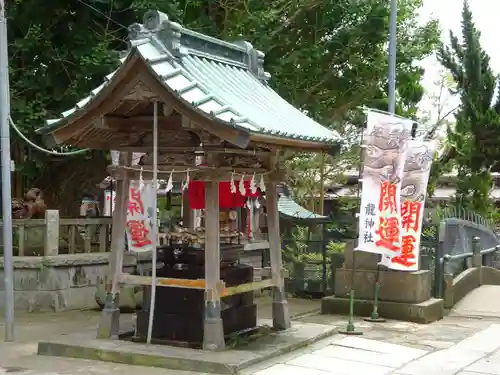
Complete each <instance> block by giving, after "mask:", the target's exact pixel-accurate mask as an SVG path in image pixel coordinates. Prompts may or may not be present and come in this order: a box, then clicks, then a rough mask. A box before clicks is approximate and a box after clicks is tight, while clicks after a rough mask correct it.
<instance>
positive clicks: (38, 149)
mask: <svg viewBox="0 0 500 375" xmlns="http://www.w3.org/2000/svg"><path fill="white" fill-rule="evenodd" d="M77 1H78V2H80V3H82V4H83V5H85V6H87V7H88V8H90V9H92V10H93V11H94V12H97V13H99V14H100V15H101V16H103V17H105V18H106V19H107V20H108V21H109V22H112V23H114V24H115V25H117V26H119V27H121V28H123V29H125V30H126V29H127V27H125V26H124V25H122V24H121V23H119V22H117V21H115V20H114V19H112V18H111V17H109V16H108V15H107V14H105V13H103V12H101V11H100V10H99V9H97V8H96V7H94V6H92V5H90V4H88V3H86V2H85V1H83V0H77ZM9 123H10V126H11V127H12V129H14V131H15V132H16V134H17V135H19V137H21V139H22V140H23V141H24V142H26V143H27V144H28V145H30V146H31V147H33V148H34V149H36V150H37V151H40V152H43V153H45V154H48V155H53V156H75V155H80V154H84V153H87V152H89V151H90V149H88V148H86V149H80V150H75V151H68V152H58V151H53V150H49V149H46V148H43V147H41V146H39V145H37V144H35V143H33V142H32V141H31V140H29V139H28V138H27V137H26V136H25V135H24V134H23V133H22V132H21V130H20V129H19V128H18V127H17V126H16V124H15V123H14V120H12V117H11V116H9Z"/></svg>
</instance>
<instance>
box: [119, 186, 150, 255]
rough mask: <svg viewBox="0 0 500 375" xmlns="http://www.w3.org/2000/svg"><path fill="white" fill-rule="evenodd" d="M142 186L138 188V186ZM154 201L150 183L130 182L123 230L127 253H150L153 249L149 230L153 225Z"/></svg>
mask: <svg viewBox="0 0 500 375" xmlns="http://www.w3.org/2000/svg"><path fill="white" fill-rule="evenodd" d="M140 185H142V186H141V187H140V188H139V186H140ZM154 199H155V195H154V189H153V183H152V181H143V182H142V183H140V182H139V181H131V182H130V188H129V194H128V204H127V222H126V224H125V230H126V233H127V241H128V250H129V251H135V252H140V251H151V250H152V249H153V237H152V233H151V228H152V224H153V209H154V208H153V207H154V202H153V200H154Z"/></svg>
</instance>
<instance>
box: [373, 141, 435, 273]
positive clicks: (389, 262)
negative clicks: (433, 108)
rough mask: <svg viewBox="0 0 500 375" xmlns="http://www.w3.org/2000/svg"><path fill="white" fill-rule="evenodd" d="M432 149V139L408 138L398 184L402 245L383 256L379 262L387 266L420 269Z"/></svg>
mask: <svg viewBox="0 0 500 375" xmlns="http://www.w3.org/2000/svg"><path fill="white" fill-rule="evenodd" d="M435 151H436V144H435V142H434V141H422V140H411V141H410V143H409V147H408V151H407V153H406V161H405V167H404V171H403V182H402V185H401V246H400V249H399V251H398V253H397V254H395V253H394V254H392V257H389V256H383V257H382V262H381V264H383V265H384V266H386V267H388V268H390V269H394V270H400V271H418V269H419V258H420V257H419V253H420V237H421V235H422V223H423V218H424V208H425V198H426V195H427V184H428V182H429V174H430V169H431V165H432V161H433V159H434V153H435Z"/></svg>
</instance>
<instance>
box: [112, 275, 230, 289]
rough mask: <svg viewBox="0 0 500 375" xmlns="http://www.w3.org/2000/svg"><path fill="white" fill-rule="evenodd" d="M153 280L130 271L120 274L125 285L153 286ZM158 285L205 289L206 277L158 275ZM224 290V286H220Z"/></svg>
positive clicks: (121, 281)
mask: <svg viewBox="0 0 500 375" xmlns="http://www.w3.org/2000/svg"><path fill="white" fill-rule="evenodd" d="M152 282H153V279H152V277H150V276H138V275H130V274H128V273H122V274H121V275H120V283H121V284H124V285H145V286H151V283H152ZM156 285H157V286H169V287H173V288H185V289H198V290H205V280H204V279H176V278H170V277H157V278H156ZM219 288H220V289H221V290H222V289H223V286H219Z"/></svg>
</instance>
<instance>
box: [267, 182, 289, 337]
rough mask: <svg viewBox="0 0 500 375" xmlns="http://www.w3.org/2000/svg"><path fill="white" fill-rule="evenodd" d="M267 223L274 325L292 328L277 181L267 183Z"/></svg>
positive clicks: (282, 328) (276, 327) (277, 327)
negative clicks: (282, 248) (284, 265)
mask: <svg viewBox="0 0 500 375" xmlns="http://www.w3.org/2000/svg"><path fill="white" fill-rule="evenodd" d="M266 208H267V225H268V227H269V252H270V257H271V280H272V281H273V308H272V311H273V327H274V328H275V329H279V330H284V329H288V328H290V316H289V312H288V304H287V301H286V294H285V285H284V279H283V275H282V272H281V269H282V259H281V234H280V227H279V214H278V191H277V186H276V183H274V182H269V183H267V184H266Z"/></svg>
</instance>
